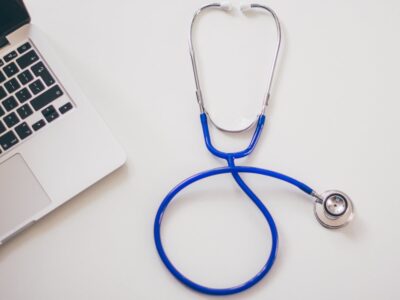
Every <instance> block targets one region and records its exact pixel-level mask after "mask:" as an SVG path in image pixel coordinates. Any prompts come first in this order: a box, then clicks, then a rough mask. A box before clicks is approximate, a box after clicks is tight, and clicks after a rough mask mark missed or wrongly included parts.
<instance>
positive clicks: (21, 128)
mask: <svg viewBox="0 0 400 300" xmlns="http://www.w3.org/2000/svg"><path fill="white" fill-rule="evenodd" d="M15 132H16V133H17V134H18V136H19V138H20V139H21V140H23V139H25V138H27V137H28V136H30V135H31V134H32V130H31V129H30V128H29V126H28V124H26V123H25V122H24V123H22V124H20V125H18V126H17V127H15Z"/></svg>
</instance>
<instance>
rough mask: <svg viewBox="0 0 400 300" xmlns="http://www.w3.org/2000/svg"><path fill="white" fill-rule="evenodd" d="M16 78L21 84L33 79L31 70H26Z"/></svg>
mask: <svg viewBox="0 0 400 300" xmlns="http://www.w3.org/2000/svg"><path fill="white" fill-rule="evenodd" d="M18 79H19V81H20V82H21V83H22V84H23V85H25V84H27V83H29V82H31V81H32V80H33V75H32V73H31V71H29V70H26V71H24V72H22V73H21V74H19V75H18Z"/></svg>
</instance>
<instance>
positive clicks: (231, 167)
mask: <svg viewBox="0 0 400 300" xmlns="http://www.w3.org/2000/svg"><path fill="white" fill-rule="evenodd" d="M264 122H265V116H264V115H262V116H260V117H259V120H258V124H257V128H256V130H255V132H254V135H253V138H252V140H251V142H250V144H249V146H248V148H246V149H245V150H243V151H240V152H235V153H225V152H221V151H219V150H217V149H215V148H214V146H213V145H212V142H211V138H210V134H209V130H208V124H207V116H206V115H205V114H201V123H202V127H203V133H204V139H205V142H206V145H207V148H208V150H209V151H210V152H211V153H212V154H214V155H216V156H218V157H220V158H223V159H225V160H226V161H227V163H228V166H226V167H223V168H216V169H211V170H208V171H204V172H201V173H198V174H196V175H194V176H192V177H189V178H187V179H186V180H184V181H183V182H181V183H180V184H178V185H177V186H176V187H175V188H173V189H172V190H171V191H170V192H169V193H168V195H167V196H166V197H165V198H164V200H163V201H162V202H161V205H160V207H159V209H158V211H157V215H156V218H155V222H154V240H155V244H156V248H157V251H158V254H159V255H160V258H161V260H162V262H163V263H164V264H165V266H166V267H167V269H168V270H169V271H170V272H171V274H172V275H173V276H174V277H175V278H176V279H178V280H179V281H180V282H182V283H183V284H185V285H186V286H188V287H189V288H192V289H194V290H196V291H198V292H201V293H204V294H209V295H217V296H222V295H232V294H236V293H240V292H242V291H244V290H247V289H249V288H251V287H252V286H254V285H255V284H256V283H258V282H259V281H260V280H261V279H263V278H264V276H265V275H267V273H268V272H269V270H270V269H271V267H272V265H273V264H274V261H275V257H276V252H277V248H278V231H277V229H276V225H275V222H274V219H273V218H272V216H271V214H270V213H269V211H268V209H267V208H266V207H265V205H264V204H263V203H262V202H261V200H260V199H259V198H258V197H257V195H256V194H255V193H254V192H253V191H252V190H251V189H250V188H249V186H248V185H247V184H246V183H245V182H244V181H243V179H242V178H241V177H240V173H253V174H259V175H264V176H268V177H273V178H276V179H279V180H282V181H285V182H287V183H290V184H292V185H294V186H296V187H298V188H299V189H300V190H302V191H303V192H305V193H307V194H312V192H313V190H312V189H311V188H310V187H309V186H307V185H305V184H304V183H302V182H300V181H297V180H296V179H294V178H291V177H289V176H286V175H284V174H281V173H277V172H274V171H270V170H266V169H260V168H255V167H247V166H236V165H235V158H241V157H244V156H247V155H249V154H250V153H251V152H252V151H253V149H254V147H255V146H256V144H257V142H258V139H259V136H260V134H261V131H262V128H263V125H264ZM227 173H230V174H231V175H232V176H233V178H234V180H235V181H236V183H237V184H238V185H239V187H240V188H241V189H242V190H243V192H244V193H245V194H246V195H247V196H248V197H249V199H250V200H251V201H252V202H253V203H254V204H255V205H256V206H257V208H258V209H259V210H260V211H261V213H262V214H263V216H264V217H265V219H266V221H267V223H268V225H269V228H270V231H271V236H272V246H271V251H270V253H269V258H268V260H267V262H266V263H265V265H264V266H263V267H262V268H261V270H260V271H259V272H258V273H257V274H256V275H255V276H254V277H253V278H251V279H250V280H248V281H246V282H245V283H243V284H240V285H237V286H234V287H231V288H223V289H217V288H209V287H206V286H203V285H200V284H198V283H196V282H194V281H192V280H190V279H189V278H187V277H186V276H184V275H183V274H182V273H181V272H179V271H178V270H177V269H176V268H175V266H174V265H173V264H172V262H171V261H170V260H169V258H168V256H167V254H166V253H165V250H164V247H163V244H162V241H161V223H162V219H163V216H164V213H165V210H166V209H167V207H168V205H169V204H170V203H171V201H172V200H173V199H174V197H175V196H176V195H177V194H178V193H179V192H180V191H182V190H183V189H184V188H186V187H187V186H189V185H191V184H193V183H195V182H197V181H199V180H202V179H204V178H207V177H211V176H216V175H220V174H227Z"/></svg>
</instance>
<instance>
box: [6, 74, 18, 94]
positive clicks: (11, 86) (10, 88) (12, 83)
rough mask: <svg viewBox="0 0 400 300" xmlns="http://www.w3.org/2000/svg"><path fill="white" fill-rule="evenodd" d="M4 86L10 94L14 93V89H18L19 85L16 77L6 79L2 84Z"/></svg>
mask: <svg viewBox="0 0 400 300" xmlns="http://www.w3.org/2000/svg"><path fill="white" fill-rule="evenodd" d="M4 86H5V88H6V89H7V91H8V92H9V93H10V94H11V93H14V92H15V91H16V90H18V89H19V88H20V87H21V85H20V84H19V82H18V81H17V79H15V78H13V79H11V80H9V81H7V82H6V83H5V84H4Z"/></svg>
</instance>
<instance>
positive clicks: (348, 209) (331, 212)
mask: <svg viewBox="0 0 400 300" xmlns="http://www.w3.org/2000/svg"><path fill="white" fill-rule="evenodd" d="M211 9H219V10H223V11H230V10H231V9H232V6H231V5H230V4H229V3H212V4H209V5H205V6H203V7H201V8H200V9H199V10H197V11H196V12H195V14H194V16H193V19H192V23H191V27H190V39H189V41H190V56H191V60H192V66H193V73H194V78H195V83H196V96H197V102H198V104H199V107H200V121H201V126H202V129H203V135H204V141H205V144H206V146H207V149H208V150H209V151H210V152H211V153H212V154H213V155H215V156H216V157H219V158H222V159H224V160H226V162H227V166H226V167H222V168H216V169H211V170H208V171H203V172H200V173H198V174H195V175H193V176H191V177H189V178H187V179H185V180H184V181H182V182H181V183H180V184H178V185H177V186H176V187H175V188H173V189H172V190H171V191H170V192H169V193H168V194H167V196H166V197H165V198H164V200H163V201H162V203H161V205H160V207H159V209H158V211H157V215H156V218H155V223H154V240H155V244H156V248H157V251H158V254H159V255H160V258H161V260H162V261H163V263H164V264H165V266H166V267H167V269H168V270H169V271H170V272H171V274H172V275H173V276H175V278H176V279H178V280H179V281H180V282H182V283H183V284H185V285H186V286H188V287H190V288H192V289H194V290H196V291H198V292H201V293H204V294H209V295H231V294H235V293H239V292H242V291H244V290H246V289H249V288H250V287H252V286H254V285H255V284H256V283H258V282H259V281H260V280H261V279H262V278H263V277H264V276H265V275H266V274H267V273H268V272H269V270H270V269H271V267H272V265H273V263H274V261H275V257H276V252H277V245H278V231H277V228H276V225H275V222H274V219H273V218H272V216H271V214H270V213H269V211H268V209H267V208H266V206H265V205H264V204H263V203H262V202H261V200H260V199H259V198H258V197H257V195H256V194H255V193H254V192H253V191H252V190H251V189H250V187H249V186H248V185H247V184H246V183H245V181H244V180H243V179H242V177H241V176H240V174H241V173H253V174H259V175H264V176H268V177H272V178H276V179H279V180H282V181H285V182H287V183H290V184H291V185H294V186H295V187H297V188H299V189H300V190H302V191H303V192H304V193H306V194H308V195H310V196H311V197H312V198H313V200H314V214H315V216H316V218H317V220H318V222H319V223H320V224H321V225H322V226H324V227H326V228H329V229H335V228H340V227H343V226H345V225H346V224H348V223H349V222H350V221H351V220H352V218H353V215H354V212H353V203H352V201H351V200H350V198H349V197H348V196H347V195H346V194H345V193H343V192H341V191H337V190H330V191H326V192H324V193H322V194H318V193H317V192H316V191H314V190H313V189H312V188H310V187H309V186H308V185H306V184H304V183H302V182H300V181H298V180H296V179H294V178H291V177H289V176H286V175H284V174H281V173H278V172H274V171H270V170H266V169H261V168H256V167H250V166H237V165H236V164H235V160H236V159H239V158H243V157H246V156H248V155H250V154H251V153H252V151H253V150H254V148H255V146H256V145H257V142H258V140H259V138H260V134H261V132H262V129H263V126H264V123H265V110H266V107H267V105H268V100H269V98H270V91H271V86H272V81H273V78H274V73H275V69H276V63H277V59H278V55H279V50H280V45H281V26H280V23H279V19H278V17H277V15H276V14H275V12H274V11H273V10H272V9H270V8H269V7H267V6H264V5H260V4H248V5H242V6H241V7H240V9H241V11H242V12H243V13H245V12H246V11H248V10H263V11H266V12H268V13H270V14H271V15H272V17H273V19H274V21H275V25H276V30H277V35H278V39H277V44H276V51H275V56H274V60H273V64H272V70H271V73H270V77H269V83H268V87H267V92H266V96H265V98H264V101H263V104H262V109H261V112H260V114H259V115H258V116H257V117H256V118H255V120H254V121H253V122H252V123H251V124H250V125H248V126H246V127H245V128H242V129H239V130H230V129H226V128H223V127H222V126H219V125H217V124H216V123H215V122H214V121H213V120H212V119H211V117H210V116H209V114H208V112H207V110H206V108H205V106H204V101H203V96H202V92H201V88H200V80H199V76H198V70H197V63H196V55H195V50H194V47H193V39H192V37H193V27H194V24H195V21H196V18H197V17H198V16H199V15H200V14H201V13H203V12H204V11H207V10H211ZM208 120H210V121H211V123H212V124H213V125H214V126H215V127H216V128H217V129H219V130H221V131H224V132H232V133H239V132H243V131H246V130H249V129H251V128H253V127H255V130H254V134H253V137H252V139H251V141H250V144H249V145H248V147H247V148H246V149H244V150H242V151H238V152H232V153H226V152H222V151H220V150H218V149H217V148H215V147H214V146H213V144H212V140H211V137H210V133H209V128H208ZM220 174H231V175H232V177H233V179H234V180H235V182H236V183H237V184H238V186H239V187H240V188H241V189H242V191H243V192H244V193H245V194H246V195H247V196H248V198H249V199H250V200H251V201H252V202H253V203H254V204H255V205H256V206H257V208H258V209H259V210H260V212H261V213H262V214H263V216H264V217H265V219H266V221H267V223H268V225H269V228H270V231H271V236H272V247H271V251H270V254H269V258H268V260H267V262H266V263H265V265H264V266H263V267H262V268H261V269H260V271H259V272H258V273H257V274H256V275H255V276H254V277H253V278H251V279H250V280H248V281H246V282H245V283H243V284H240V285H238V286H234V287H231V288H223V289H218V288H209V287H205V286H203V285H200V284H198V283H196V282H194V281H192V280H190V279H189V278H187V277H186V276H184V275H183V274H182V273H181V272H179V271H178V270H177V269H176V268H175V266H174V265H173V264H172V262H171V261H170V260H169V258H168V256H167V254H166V252H165V250H164V248H163V244H162V240H161V222H162V218H163V216H164V213H165V210H166V209H167V207H168V205H169V204H170V202H171V201H172V200H173V199H174V197H175V196H176V195H177V194H178V193H179V192H180V191H182V190H183V189H185V188H186V187H187V186H189V185H191V184H193V183H195V182H197V181H200V180H202V179H204V178H207V177H211V176H216V175H220Z"/></svg>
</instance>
